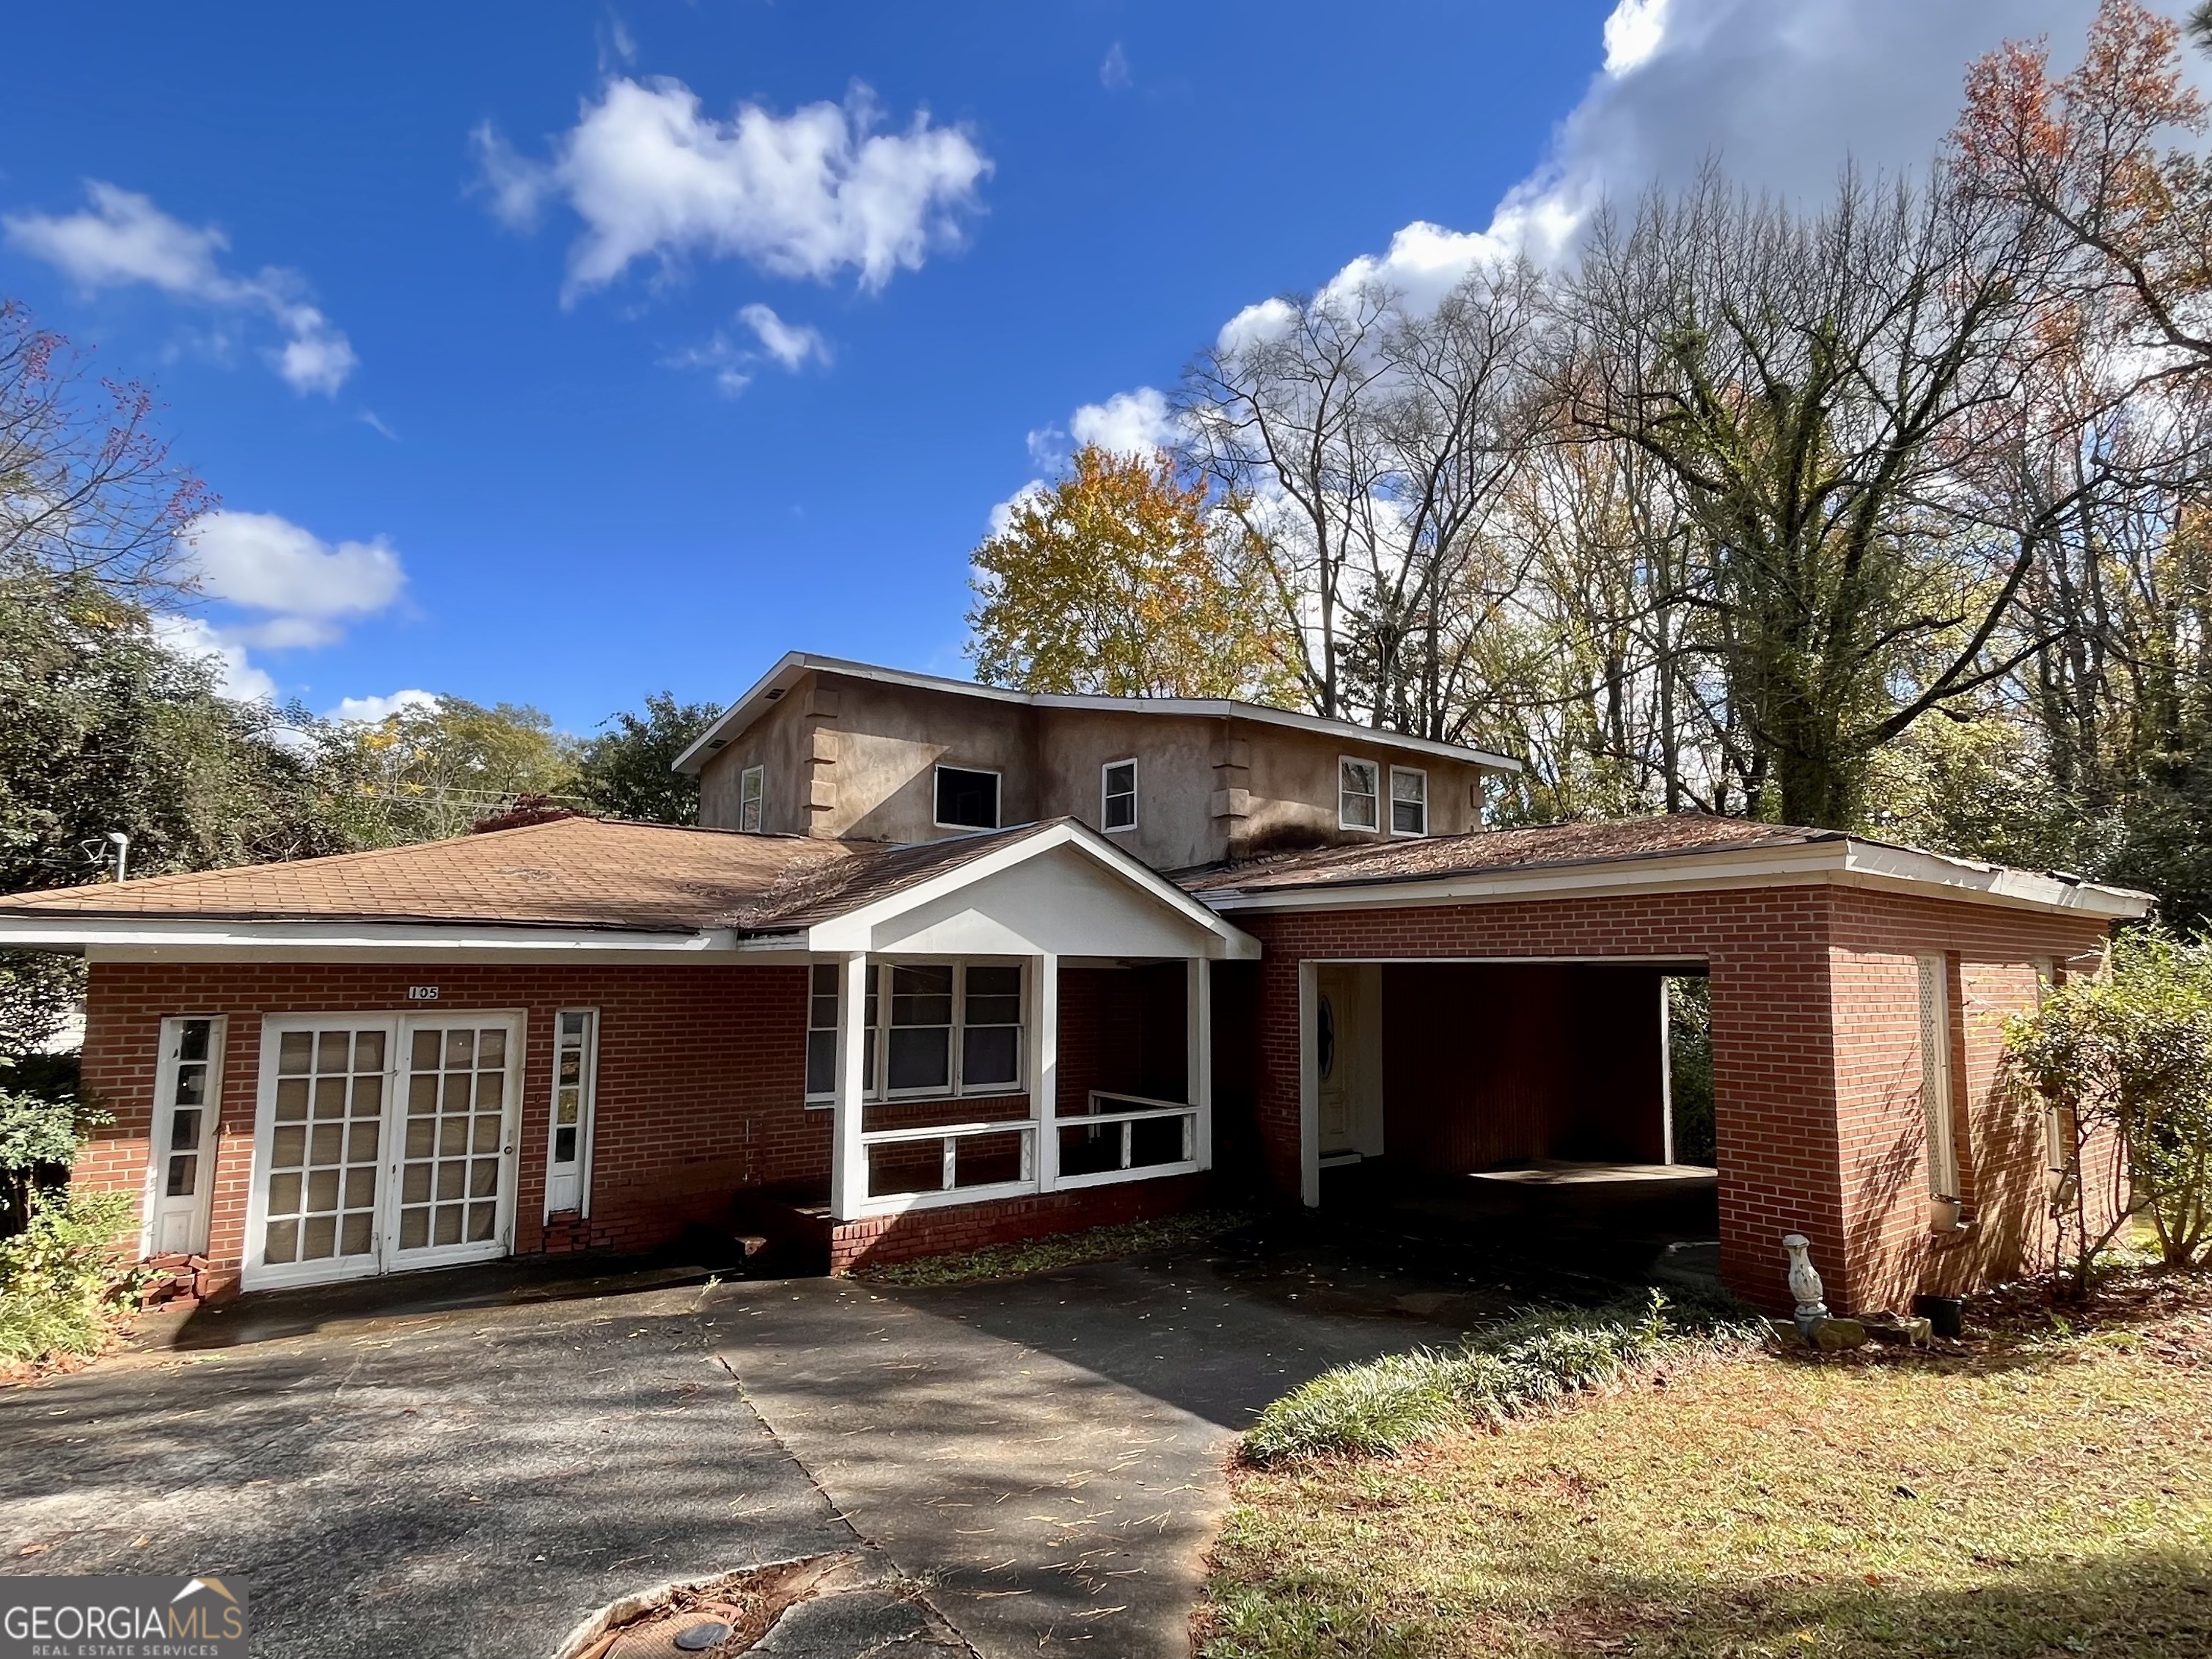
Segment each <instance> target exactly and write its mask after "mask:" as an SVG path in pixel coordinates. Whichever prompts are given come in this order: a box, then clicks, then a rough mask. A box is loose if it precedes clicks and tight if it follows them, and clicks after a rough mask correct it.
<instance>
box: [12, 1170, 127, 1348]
mask: <svg viewBox="0 0 2212 1659" xmlns="http://www.w3.org/2000/svg"><path fill="white" fill-rule="evenodd" d="M132 1213H133V1211H132V1206H131V1195H130V1194H127V1193H68V1192H64V1193H58V1194H56V1193H45V1192H35V1193H33V1195H32V1199H31V1208H30V1224H29V1225H28V1226H27V1227H26V1228H25V1229H24V1231H22V1232H21V1233H19V1234H17V1235H16V1236H15V1237H13V1238H9V1239H4V1240H0V1363H6V1364H27V1365H35V1364H43V1363H45V1362H46V1361H49V1360H52V1359H55V1358H60V1357H62V1356H64V1355H69V1354H85V1353H94V1352H98V1351H99V1350H100V1348H102V1347H104V1346H106V1344H107V1341H108V1340H109V1339H110V1338H111V1337H112V1335H113V1334H114V1332H115V1329H116V1327H117V1325H118V1322H120V1320H121V1319H122V1317H123V1316H124V1315H125V1314H126V1313H127V1312H128V1311H129V1310H130V1309H131V1305H132V1304H134V1303H135V1302H136V1300H137V1293H138V1291H139V1289H140V1287H141V1285H142V1284H143V1279H144V1274H143V1272H142V1271H141V1270H139V1269H137V1268H135V1267H131V1266H129V1265H128V1264H126V1263H125V1261H123V1260H122V1258H121V1257H120V1256H118V1254H117V1253H116V1251H115V1249H114V1244H115V1241H116V1239H117V1238H118V1237H119V1236H120V1235H121V1234H122V1233H123V1232H124V1231H125V1229H127V1228H128V1227H129V1226H130V1225H131V1217H132Z"/></svg>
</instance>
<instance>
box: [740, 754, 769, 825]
mask: <svg viewBox="0 0 2212 1659" xmlns="http://www.w3.org/2000/svg"><path fill="white" fill-rule="evenodd" d="M767 787H768V769H767V768H766V767H764V766H748V767H747V768H745V769H744V771H742V772H740V773H738V829H744V830H747V831H749V832H750V833H752V834H754V835H757V834H759V833H760V827H761V799H762V796H763V793H764V792H765V791H766V789H767Z"/></svg>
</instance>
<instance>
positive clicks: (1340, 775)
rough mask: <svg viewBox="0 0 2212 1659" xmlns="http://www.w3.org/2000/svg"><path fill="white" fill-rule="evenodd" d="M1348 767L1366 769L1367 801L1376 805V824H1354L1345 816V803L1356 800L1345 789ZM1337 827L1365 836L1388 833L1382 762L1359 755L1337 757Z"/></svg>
mask: <svg viewBox="0 0 2212 1659" xmlns="http://www.w3.org/2000/svg"><path fill="white" fill-rule="evenodd" d="M1347 766H1358V767H1364V768H1365V769H1366V772H1367V781H1368V785H1369V787H1368V791H1367V796H1366V799H1369V800H1371V801H1373V802H1374V803H1375V822H1374V823H1353V822H1352V820H1351V819H1350V818H1347V817H1345V815H1344V804H1345V802H1346V800H1347V799H1355V797H1354V796H1353V795H1352V793H1351V792H1350V791H1348V790H1346V788H1345V787H1344V769H1345V768H1346V767H1347ZM1336 827H1337V828H1338V829H1356V830H1358V832H1359V833H1360V834H1361V835H1364V836H1374V835H1381V834H1383V833H1385V832H1387V831H1388V829H1389V824H1388V823H1385V822H1384V821H1383V767H1382V763H1380V762H1377V761H1371V760H1365V759H1363V758H1362V757H1359V756H1358V755H1339V756H1338V757H1336Z"/></svg>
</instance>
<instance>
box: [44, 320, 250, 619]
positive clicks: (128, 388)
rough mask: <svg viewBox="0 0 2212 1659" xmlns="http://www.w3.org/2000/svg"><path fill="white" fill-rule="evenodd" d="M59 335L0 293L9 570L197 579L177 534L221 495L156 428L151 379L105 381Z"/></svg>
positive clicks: (139, 587) (139, 584)
mask: <svg viewBox="0 0 2212 1659" xmlns="http://www.w3.org/2000/svg"><path fill="white" fill-rule="evenodd" d="M86 378H87V368H86V364H85V362H84V360H83V358H82V356H79V355H78V354H76V352H74V351H73V350H72V349H70V344H69V342H68V341H66V340H64V338H63V337H61V336H59V335H58V334H53V333H50V332H48V331H46V330H44V329H41V328H40V327H38V326H37V325H35V324H34V323H33V321H32V319H31V315H30V313H29V312H27V310H25V309H24V307H22V306H21V304H20V303H18V302H17V301H13V300H0V578H5V579H7V580H16V579H19V578H21V577H23V576H25V575H28V574H45V575H47V576H51V577H58V578H64V579H69V580H80V581H90V582H94V583H97V584H98V585H99V586H101V587H102V588H104V589H105V590H106V592H110V593H116V594H138V595H142V596H143V595H148V594H150V593H155V592H165V591H171V590H173V589H175V588H177V587H179V586H185V585H188V579H187V577H186V576H185V573H184V572H183V571H182V570H181V569H180V568H179V536H180V535H181V534H182V532H183V531H184V530H185V526H188V525H190V524H191V521H192V520H194V519H196V518H197V517H198V516H199V515H200V514H201V513H204V512H207V511H208V510H209V509H210V508H211V507H213V506H214V505H215V500H214V497H213V496H212V495H210V494H209V493H208V490H207V489H206V487H205V486H204V485H203V484H202V483H200V481H199V480H198V479H197V478H196V477H193V476H192V475H191V473H190V472H188V471H185V470H184V469H183V468H181V467H179V466H178V465H175V464H174V463H173V461H172V460H171V459H170V456H169V451H168V447H167V445H166V444H165V443H163V442H162V441H161V440H160V439H159V438H158V437H157V436H156V435H155V434H154V432H153V430H152V428H151V426H150V419H151V416H152V413H153V408H154V400H153V396H152V394H151V393H150V392H148V391H147V390H146V388H144V387H143V386H136V385H130V384H125V383H123V382H119V381H112V380H108V381H102V382H100V394H101V397H102V398H103V399H104V401H105V402H106V405H107V406H106V410H105V411H104V412H101V411H99V410H95V409H94V408H91V407H88V402H89V401H90V400H88V398H86V396H85V380H86Z"/></svg>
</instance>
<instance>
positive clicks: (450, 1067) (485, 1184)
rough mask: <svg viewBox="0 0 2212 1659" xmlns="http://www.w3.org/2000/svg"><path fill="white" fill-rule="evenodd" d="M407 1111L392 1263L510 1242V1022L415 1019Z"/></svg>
mask: <svg viewBox="0 0 2212 1659" xmlns="http://www.w3.org/2000/svg"><path fill="white" fill-rule="evenodd" d="M405 1038H406V1054H405V1077H404V1081H403V1087H404V1105H405V1112H406V1120H405V1127H404V1131H403V1132H402V1133H403V1139H402V1143H401V1150H400V1158H399V1165H398V1170H399V1178H398V1188H397V1190H396V1191H395V1192H394V1194H393V1197H392V1227H391V1237H392V1244H391V1247H390V1250H389V1257H390V1259H389V1260H388V1261H387V1262H386V1266H387V1267H428V1266H431V1265H433V1264H435V1263H437V1262H441V1261H475V1260H477V1259H479V1258H481V1257H484V1256H493V1255H502V1254H504V1253H505V1251H506V1249H507V1238H506V1234H507V1228H506V1225H505V1222H506V1218H507V1216H506V1212H507V1206H508V1205H509V1204H510V1202H511V1200H512V1198H513V1173H512V1171H513V1156H512V1154H513V1134H512V1133H511V1132H510V1126H509V1119H510V1115H511V1114H512V1112H513V1107H514V1096H515V1088H514V1083H515V1079H514V1077H513V1070H514V1066H515V1064H516V1062H517V1061H518V1060H519V1059H520V1055H519V1054H518V1053H517V1050H518V1048H520V1043H519V1042H518V1041H517V1034H516V1032H515V1031H514V1030H513V1022H512V1021H511V1020H510V1019H508V1018H500V1017H489V1018H488V1017H486V1016H483V1015H474V1016H470V1015H454V1016H446V1017H443V1018H436V1019H410V1021H408V1022H407V1025H406V1030H405Z"/></svg>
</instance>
